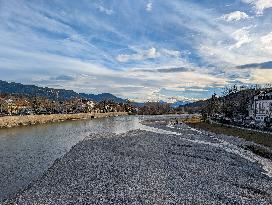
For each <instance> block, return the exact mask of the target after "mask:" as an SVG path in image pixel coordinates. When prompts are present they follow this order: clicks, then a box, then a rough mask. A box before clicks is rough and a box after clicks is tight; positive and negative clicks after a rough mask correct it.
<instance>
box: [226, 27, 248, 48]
mask: <svg viewBox="0 0 272 205" xmlns="http://www.w3.org/2000/svg"><path fill="white" fill-rule="evenodd" d="M250 28H251V27H243V28H241V29H238V30H237V31H235V32H233V33H232V34H231V36H232V38H234V39H235V40H236V43H235V44H234V45H233V46H231V47H230V48H231V49H233V48H240V47H241V46H242V45H244V44H247V43H250V42H251V41H252V39H251V38H250V36H249V29H250Z"/></svg>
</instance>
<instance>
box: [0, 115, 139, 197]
mask: <svg viewBox="0 0 272 205" xmlns="http://www.w3.org/2000/svg"><path fill="white" fill-rule="evenodd" d="M139 126H140V124H139V119H138V117H135V116H126V117H116V118H105V119H93V120H86V121H70V122H61V123H53V124H44V125H37V126H31V127H20V128H10V129H1V130H0V201H1V200H3V199H4V198H6V197H8V196H10V195H12V194H14V193H15V192H17V191H18V189H20V188H23V187H25V186H26V185H28V184H29V182H30V181H33V180H35V179H37V178H38V177H39V176H41V175H42V174H43V172H44V171H45V170H46V169H48V168H49V167H50V166H51V165H52V164H53V162H54V161H55V160H56V159H57V158H59V157H61V156H62V155H64V154H65V153H66V152H67V151H68V150H70V148H71V147H72V146H73V145H75V144H76V143H78V142H79V141H80V140H82V139H84V137H86V136H87V135H88V134H90V133H102V132H114V133H122V132H126V131H129V130H132V129H138V128H139Z"/></svg>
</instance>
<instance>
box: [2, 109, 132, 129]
mask: <svg viewBox="0 0 272 205" xmlns="http://www.w3.org/2000/svg"><path fill="white" fill-rule="evenodd" d="M120 115H127V113H126V112H109V113H79V114H52V115H26V116H6V117H0V128H10V127H19V126H27V125H35V124H44V123H50V122H61V121H67V120H82V119H90V118H104V117H112V116H120Z"/></svg>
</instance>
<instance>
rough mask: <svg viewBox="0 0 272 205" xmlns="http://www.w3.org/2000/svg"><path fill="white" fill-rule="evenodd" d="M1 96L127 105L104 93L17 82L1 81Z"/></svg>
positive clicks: (121, 100) (119, 99) (123, 101)
mask: <svg viewBox="0 0 272 205" xmlns="http://www.w3.org/2000/svg"><path fill="white" fill-rule="evenodd" d="M0 94H21V95H28V96H33V97H34V96H38V97H44V98H48V99H51V100H60V101H64V100H70V99H73V98H84V99H88V100H93V101H97V102H101V101H104V100H107V101H114V102H116V103H125V102H126V100H124V99H122V98H118V97H116V96H114V95H112V94H110V93H102V94H97V95H95V94H86V93H77V92H75V91H73V90H65V89H54V88H48V87H38V86H35V85H24V84H21V83H15V82H11V83H9V82H6V81H2V80H0Z"/></svg>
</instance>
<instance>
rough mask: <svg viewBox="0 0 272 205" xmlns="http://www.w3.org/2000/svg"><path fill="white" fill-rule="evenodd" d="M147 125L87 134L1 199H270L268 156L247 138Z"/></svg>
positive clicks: (174, 201)
mask: <svg viewBox="0 0 272 205" xmlns="http://www.w3.org/2000/svg"><path fill="white" fill-rule="evenodd" d="M148 125H149V126H143V127H142V128H141V129H140V130H133V131H129V132H127V133H125V134H119V135H117V134H112V133H107V134H106V133H105V134H92V135H90V136H89V137H87V138H86V139H85V140H83V141H82V142H80V143H78V144H77V145H75V146H74V147H73V148H72V149H71V150H70V152H68V153H67V154H66V155H65V156H63V157H62V158H61V159H59V160H57V161H55V163H54V165H53V166H52V167H51V168H50V169H49V170H48V171H47V172H46V173H45V174H44V175H43V177H42V178H41V179H40V180H38V181H36V182H35V183H34V184H33V185H31V186H29V188H28V189H26V190H23V191H21V192H20V193H18V194H17V195H16V196H15V197H14V198H13V199H9V200H8V201H5V202H4V203H3V204H252V205H253V204H254V205H255V204H272V162H271V161H270V160H268V159H264V158H261V157H259V156H257V155H255V154H253V153H251V152H250V151H248V150H245V149H244V148H243V147H244V146H245V145H246V144H248V143H249V142H245V141H244V140H242V139H238V138H233V137H229V136H224V135H213V134H211V133H208V132H202V131H198V130H194V129H191V128H190V127H188V126H186V125H184V124H182V125H175V126H169V125H167V124H166V123H161V122H149V123H148Z"/></svg>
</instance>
